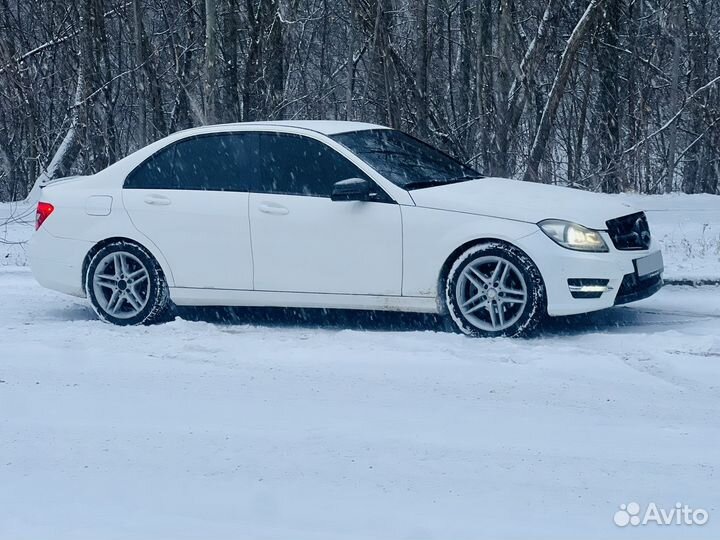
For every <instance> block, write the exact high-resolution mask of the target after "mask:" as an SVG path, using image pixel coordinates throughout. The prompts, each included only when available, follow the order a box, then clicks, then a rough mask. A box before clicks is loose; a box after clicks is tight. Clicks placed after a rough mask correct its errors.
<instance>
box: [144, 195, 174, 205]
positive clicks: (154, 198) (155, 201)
mask: <svg viewBox="0 0 720 540" xmlns="http://www.w3.org/2000/svg"><path fill="white" fill-rule="evenodd" d="M170 202H171V201H170V199H169V198H167V197H166V196H165V195H157V194H155V193H153V194H150V195H148V196H146V197H145V204H151V205H153V206H167V205H168V204H170Z"/></svg>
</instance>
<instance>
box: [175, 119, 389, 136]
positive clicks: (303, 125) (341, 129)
mask: <svg viewBox="0 0 720 540" xmlns="http://www.w3.org/2000/svg"><path fill="white" fill-rule="evenodd" d="M253 126H257V127H277V128H283V127H288V128H295V129H306V130H308V131H314V132H316V133H322V134H323V135H337V134H338V133H348V132H351V131H365V130H368V129H390V128H388V127H386V126H381V125H378V124H368V123H366V122H350V121H346V120H272V121H265V122H235V123H232V124H215V125H210V126H202V127H197V128H192V129H188V130H184V133H186V134H188V133H193V132H194V133H212V132H215V131H222V130H223V129H227V128H233V129H241V128H243V127H253Z"/></svg>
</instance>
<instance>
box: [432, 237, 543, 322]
mask: <svg viewBox="0 0 720 540" xmlns="http://www.w3.org/2000/svg"><path fill="white" fill-rule="evenodd" d="M446 285H447V286H446V291H445V297H446V298H445V301H446V306H447V308H448V311H449V314H450V316H451V318H452V320H453V322H454V324H455V326H456V327H457V328H458V329H459V330H460V331H462V332H464V333H466V334H469V335H481V336H499V335H507V336H515V335H519V334H526V333H527V332H529V331H530V330H532V329H533V328H534V327H535V326H536V325H537V323H538V322H539V320H540V319H541V317H542V315H543V313H544V310H545V287H544V284H543V282H542V278H541V277H540V273H539V271H538V270H537V268H536V267H535V265H534V264H533V262H532V261H531V260H530V259H529V257H528V256H527V255H525V254H524V253H523V252H522V251H520V250H519V249H517V248H515V247H513V246H510V245H508V244H504V243H500V242H489V243H486V244H479V245H476V246H473V247H471V248H470V249H468V250H467V251H466V252H465V253H463V254H462V255H461V256H460V257H458V259H457V260H456V261H455V263H454V264H453V265H452V267H451V268H450V272H449V273H448V279H447V283H446Z"/></svg>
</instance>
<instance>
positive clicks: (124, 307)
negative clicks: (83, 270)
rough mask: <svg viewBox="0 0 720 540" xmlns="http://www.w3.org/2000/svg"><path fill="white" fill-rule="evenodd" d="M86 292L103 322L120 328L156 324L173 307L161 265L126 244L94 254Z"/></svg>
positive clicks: (110, 245) (137, 248)
mask: <svg viewBox="0 0 720 540" xmlns="http://www.w3.org/2000/svg"><path fill="white" fill-rule="evenodd" d="M85 293H86V294H87V297H88V298H89V299H90V303H91V304H92V307H93V310H94V311H95V313H97V315H98V317H100V319H102V320H103V321H106V322H110V323H113V324H119V325H135V324H150V323H153V322H156V321H158V320H160V319H161V318H162V317H163V316H164V315H165V314H166V313H167V311H168V309H169V307H170V298H169V294H168V286H167V283H166V281H165V276H164V275H163V273H162V270H161V269H160V266H159V265H158V263H157V262H156V261H155V259H154V258H153V257H152V255H150V254H149V253H148V252H147V251H146V250H145V249H144V248H142V247H140V246H139V245H137V244H131V243H129V242H124V241H119V242H113V243H111V244H108V245H106V246H104V247H102V248H101V249H100V250H98V252H97V253H95V255H94V256H93V257H92V259H91V260H90V263H89V264H88V267H87V274H86V275H85Z"/></svg>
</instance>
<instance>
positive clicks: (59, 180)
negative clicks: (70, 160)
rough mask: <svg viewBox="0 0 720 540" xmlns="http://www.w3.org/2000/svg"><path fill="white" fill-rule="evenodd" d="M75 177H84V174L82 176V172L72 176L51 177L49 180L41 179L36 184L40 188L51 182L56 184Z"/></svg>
mask: <svg viewBox="0 0 720 540" xmlns="http://www.w3.org/2000/svg"><path fill="white" fill-rule="evenodd" d="M77 178H86V176H84V175H82V174H75V175H73V176H63V177H61V178H53V179H51V180H41V181H40V183H39V184H38V186H39V187H40V189H42V188H44V187H47V186H50V185H52V184H57V183H60V182H65V181H68V180H75V179H77Z"/></svg>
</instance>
